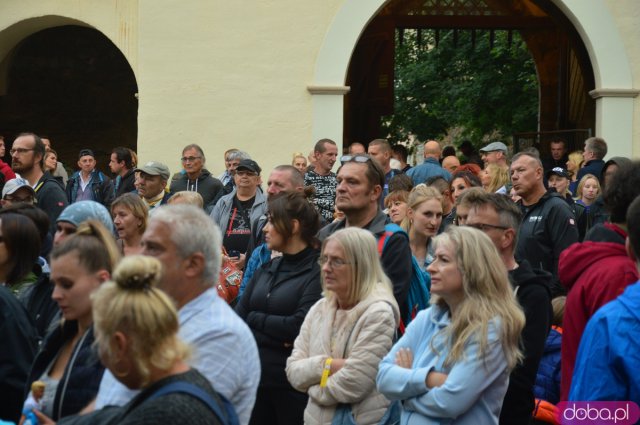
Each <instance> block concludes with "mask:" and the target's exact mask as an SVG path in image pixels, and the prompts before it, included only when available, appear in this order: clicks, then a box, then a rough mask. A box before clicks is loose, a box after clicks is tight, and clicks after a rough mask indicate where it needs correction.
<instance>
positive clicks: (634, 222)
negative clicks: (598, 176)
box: [563, 179, 640, 403]
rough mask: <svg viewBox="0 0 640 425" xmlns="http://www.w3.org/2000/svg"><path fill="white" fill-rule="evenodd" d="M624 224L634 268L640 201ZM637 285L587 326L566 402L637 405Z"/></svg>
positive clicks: (639, 382)
mask: <svg viewBox="0 0 640 425" xmlns="http://www.w3.org/2000/svg"><path fill="white" fill-rule="evenodd" d="M615 182H616V180H615V179H614V183H615ZM636 183H637V182H636ZM626 223H627V229H628V232H629V233H628V239H627V243H626V250H627V253H628V255H629V259H630V260H631V261H632V262H633V263H634V265H635V266H636V267H638V266H639V265H640V262H639V261H638V260H639V259H640V255H639V254H638V253H640V199H638V198H636V199H635V200H634V201H633V202H632V203H631V206H629V209H628V211H627V214H626ZM639 283H640V281H636V282H635V283H634V284H632V285H629V286H627V288H626V289H625V290H624V292H623V293H622V295H620V296H619V297H618V298H616V299H615V300H614V301H612V302H610V303H609V304H607V305H605V306H604V307H602V308H601V309H600V310H598V312H597V313H596V314H595V315H594V316H593V317H592V318H591V320H589V322H588V323H587V327H586V329H585V331H584V335H583V338H582V341H581V342H580V349H579V350H578V357H577V360H576V367H575V372H574V374H573V381H572V383H571V392H570V394H569V399H570V400H589V401H591V400H630V401H633V402H635V403H640V374H639V373H638V364H640V343H639V341H640V326H638V324H639V323H640V314H639V313H638V312H639V311H640V284H639ZM563 345H564V344H563ZM563 367H564V365H563Z"/></svg>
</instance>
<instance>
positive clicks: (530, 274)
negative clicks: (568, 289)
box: [500, 260, 553, 425]
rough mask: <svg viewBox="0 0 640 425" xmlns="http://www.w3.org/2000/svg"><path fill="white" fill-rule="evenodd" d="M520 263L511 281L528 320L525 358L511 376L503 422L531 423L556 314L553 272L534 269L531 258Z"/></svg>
mask: <svg viewBox="0 0 640 425" xmlns="http://www.w3.org/2000/svg"><path fill="white" fill-rule="evenodd" d="M518 265H519V267H518V268H517V269H515V270H511V271H510V272H509V280H510V281H511V285H512V287H513V288H514V290H515V291H516V299H517V300H518V303H519V304H520V306H521V307H522V310H523V311H524V317H525V319H526V323H525V325H524V329H523V330H522V343H523V346H524V350H523V351H524V359H523V362H522V363H521V364H519V365H518V366H516V368H515V369H514V370H513V371H512V372H511V375H510V376H509V386H508V387H507V393H506V394H505V397H504V402H503V404H502V411H501V412H500V425H522V424H528V423H529V420H530V419H531V415H532V413H533V409H534V405H535V401H534V394H533V386H534V385H535V382H536V374H537V372H538V366H539V364H540V360H541V359H542V355H543V354H544V347H545V344H546V340H547V335H548V334H549V328H550V327H551V320H552V317H553V308H552V307H551V291H550V289H549V284H550V283H551V281H552V279H553V277H552V276H551V274H550V273H547V272H545V271H544V270H539V269H534V268H532V267H531V264H529V262H528V261H527V260H522V261H518Z"/></svg>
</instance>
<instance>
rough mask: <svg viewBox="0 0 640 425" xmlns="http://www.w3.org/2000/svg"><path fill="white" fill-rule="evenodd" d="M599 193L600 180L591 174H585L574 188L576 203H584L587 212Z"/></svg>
mask: <svg viewBox="0 0 640 425" xmlns="http://www.w3.org/2000/svg"><path fill="white" fill-rule="evenodd" d="M599 194H600V181H599V180H598V179H597V177H596V176H594V175H593V174H585V175H584V176H583V177H582V179H580V183H579V184H578V190H576V203H578V204H580V205H584V206H585V207H586V209H587V212H589V207H590V206H591V204H593V203H594V202H595V200H596V199H597V198H598V195H599Z"/></svg>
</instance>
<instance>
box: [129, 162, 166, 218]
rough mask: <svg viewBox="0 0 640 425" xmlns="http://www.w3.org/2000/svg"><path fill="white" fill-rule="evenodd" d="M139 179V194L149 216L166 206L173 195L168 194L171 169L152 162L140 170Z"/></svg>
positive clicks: (138, 170) (138, 169)
mask: <svg viewBox="0 0 640 425" xmlns="http://www.w3.org/2000/svg"><path fill="white" fill-rule="evenodd" d="M136 171H137V172H139V173H140V176H139V177H138V194H139V195H140V196H141V197H142V200H143V201H144V203H145V204H147V207H148V208H149V214H152V212H153V211H154V210H155V209H156V208H158V207H159V206H161V205H165V204H166V203H167V202H168V201H169V198H171V194H170V193H169V192H167V190H166V188H167V180H169V177H170V176H171V173H170V172H169V167H167V166H166V165H164V164H163V163H161V162H157V161H150V162H147V163H146V164H144V166H142V167H140V168H136Z"/></svg>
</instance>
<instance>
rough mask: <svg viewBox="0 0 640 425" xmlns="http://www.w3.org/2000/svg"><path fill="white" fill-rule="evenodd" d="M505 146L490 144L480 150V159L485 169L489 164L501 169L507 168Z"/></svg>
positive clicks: (506, 150) (497, 143) (500, 143)
mask: <svg viewBox="0 0 640 425" xmlns="http://www.w3.org/2000/svg"><path fill="white" fill-rule="evenodd" d="M508 151H509V149H507V145H505V144H504V143H502V142H491V143H489V144H488V145H487V146H485V147H483V148H482V149H480V157H481V158H482V161H483V162H484V165H485V167H486V166H487V165H489V164H496V165H498V166H499V167H501V168H509V164H508V163H507V152H508Z"/></svg>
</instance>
